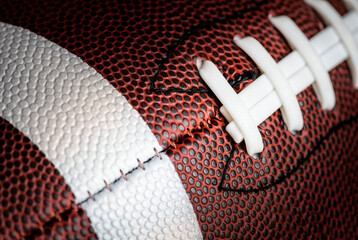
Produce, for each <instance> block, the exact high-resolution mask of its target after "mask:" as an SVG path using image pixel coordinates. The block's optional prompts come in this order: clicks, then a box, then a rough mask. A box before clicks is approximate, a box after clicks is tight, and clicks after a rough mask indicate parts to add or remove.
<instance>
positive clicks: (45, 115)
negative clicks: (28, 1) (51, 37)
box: [0, 23, 161, 202]
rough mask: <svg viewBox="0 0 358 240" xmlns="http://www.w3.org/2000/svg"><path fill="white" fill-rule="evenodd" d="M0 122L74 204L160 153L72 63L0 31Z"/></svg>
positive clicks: (92, 76)
mask: <svg viewBox="0 0 358 240" xmlns="http://www.w3.org/2000/svg"><path fill="white" fill-rule="evenodd" d="M0 115H1V116H2V117H4V118H5V119H6V120H8V121H9V122H11V123H12V124H13V125H15V126H16V127H17V128H18V129H19V130H20V131H22V132H23V133H24V134H25V135H27V136H28V137H29V138H30V139H31V140H32V141H33V142H34V143H35V144H36V145H37V146H38V147H39V148H40V150H41V151H43V152H44V154H45V155H46V156H47V157H48V158H49V159H50V160H51V161H52V162H53V164H54V165H55V167H56V168H57V169H58V170H59V171H60V173H61V174H62V175H63V176H64V177H65V179H66V181H67V183H68V184H69V185H70V187H71V188H72V191H73V192H74V194H75V196H76V199H77V201H78V202H82V201H83V200H84V199H86V198H87V197H88V193H87V191H89V192H90V193H92V194H94V193H96V192H97V191H99V190H100V189H102V188H104V186H105V184H104V180H105V181H106V182H107V183H110V182H113V181H114V180H115V179H117V178H119V177H120V176H121V174H120V170H122V171H123V173H127V172H129V171H131V170H132V169H133V168H135V167H137V166H138V161H137V159H139V160H140V161H142V162H144V161H146V160H148V159H149V158H150V157H152V156H153V155H154V154H155V152H154V150H153V148H156V149H158V150H159V151H160V150H161V147H160V146H159V144H158V142H157V140H156V138H155V136H154V135H153V134H152V132H151V131H150V129H149V127H148V126H147V125H146V123H145V122H144V121H143V119H142V118H141V117H140V116H139V114H138V113H137V112H136V111H135V110H134V109H133V108H132V107H131V105H130V104H129V103H128V102H127V101H126V99H125V98H124V97H123V96H122V95H121V94H120V93H119V92H118V91H116V90H115V89H114V88H113V87H112V86H111V85H110V84H109V83H108V81H107V80H105V79H103V78H102V76H101V75H100V74H98V73H97V72H96V71H95V70H94V69H92V68H91V67H89V66H88V65H87V64H86V63H84V62H83V61H82V60H81V59H80V58H78V57H76V56H75V55H73V54H71V53H69V52H68V51H67V50H65V49H63V48H61V47H59V46H58V45H56V44H54V43H52V42H50V41H48V40H46V39H45V38H43V37H40V36H38V35H36V34H34V33H32V32H30V31H27V30H24V29H22V28H19V27H15V26H12V25H9V24H4V23H0Z"/></svg>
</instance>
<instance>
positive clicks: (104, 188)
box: [76, 146, 171, 206]
mask: <svg viewBox="0 0 358 240" xmlns="http://www.w3.org/2000/svg"><path fill="white" fill-rule="evenodd" d="M169 148H171V147H170V146H169V147H167V148H166V149H163V150H162V151H160V152H158V153H159V154H161V153H164V152H166V151H168V150H169ZM155 157H158V156H157V154H154V155H153V156H152V157H150V158H148V159H147V160H146V161H144V162H142V164H146V163H148V162H150V161H151V160H152V159H153V158H155ZM160 158H161V156H160ZM138 168H139V166H137V167H135V168H132V170H130V171H128V172H127V173H126V174H125V176H128V174H131V173H132V172H134V171H136V170H137V169H138ZM143 171H145V169H143ZM122 178H123V177H122V176H120V177H118V178H116V179H115V180H114V181H113V182H111V183H108V185H109V186H112V185H114V184H115V183H117V182H118V181H119V180H121V179H122ZM125 181H127V180H125ZM106 189H107V188H106V187H103V188H101V189H100V190H98V191H97V192H95V193H93V194H92V193H91V194H92V196H93V197H94V198H95V197H96V195H98V194H100V193H101V192H103V191H104V190H106ZM107 190H108V189H107ZM108 191H109V190H108ZM89 199H91V198H90V197H87V198H86V199H85V200H83V201H82V202H79V203H77V204H76V205H78V206H80V205H82V204H83V203H85V202H87V201H88V200H89Z"/></svg>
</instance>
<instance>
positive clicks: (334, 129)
mask: <svg viewBox="0 0 358 240" xmlns="http://www.w3.org/2000/svg"><path fill="white" fill-rule="evenodd" d="M357 120H358V114H357V115H355V116H353V117H351V118H349V119H347V120H344V121H342V122H340V123H338V124H337V125H335V126H333V127H332V128H331V129H330V130H329V131H328V132H327V134H326V135H325V136H324V137H323V138H321V139H320V140H319V142H318V143H317V144H316V146H315V147H314V148H313V149H312V150H311V151H309V152H308V154H307V156H306V157H305V158H303V159H300V160H298V161H297V164H296V166H294V167H292V168H291V169H290V170H288V171H287V173H286V174H284V175H282V176H278V177H277V178H276V180H274V181H273V182H271V183H270V184H268V185H266V186H263V187H259V188H251V187H249V188H240V189H233V188H230V187H223V184H224V181H225V179H224V178H225V174H226V172H227V170H228V169H229V168H230V167H229V163H230V162H231V161H233V154H234V151H235V150H236V147H235V146H233V148H232V150H231V152H230V156H229V160H228V161H227V163H226V165H225V168H224V172H223V175H222V177H221V182H220V184H219V190H223V191H233V192H238V193H244V194H248V193H258V192H260V191H264V190H268V189H270V188H271V187H274V186H277V185H278V184H281V183H283V182H284V181H285V180H287V179H289V178H290V177H291V176H292V175H293V174H294V173H296V172H297V171H298V170H299V169H300V168H301V167H302V166H303V164H304V163H306V162H308V161H309V160H310V157H311V156H312V155H313V154H314V153H315V152H316V151H317V150H318V149H319V148H320V146H321V145H322V144H323V141H324V140H326V139H328V138H329V137H330V136H331V135H333V134H334V133H335V132H337V131H338V130H340V129H341V128H342V127H344V126H346V125H349V124H351V123H352V122H354V121H357Z"/></svg>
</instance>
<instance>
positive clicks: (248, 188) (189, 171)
mask: <svg viewBox="0 0 358 240" xmlns="http://www.w3.org/2000/svg"><path fill="white" fill-rule="evenodd" d="M329 2H330V3H332V4H333V6H334V7H335V8H336V9H337V10H338V12H339V13H340V14H342V15H343V14H344V13H346V10H345V8H344V6H343V4H342V2H341V1H334V0H331V1H329ZM0 12H1V13H2V14H1V15H0V21H3V22H6V23H11V24H14V25H17V26H21V27H24V28H26V29H29V30H31V31H33V32H34V33H37V34H39V35H41V36H44V37H45V38H47V39H49V40H50V41H53V42H55V43H57V44H59V45H60V46H62V47H63V48H65V49H67V50H68V51H70V52H71V53H73V54H75V55H76V56H78V57H80V58H82V59H83V60H84V61H85V62H86V63H87V64H88V65H89V66H91V67H93V68H95V69H96V70H97V71H98V73H100V74H101V75H102V76H103V78H105V79H107V80H108V81H109V82H110V83H111V84H112V85H113V86H114V88H115V89H117V90H118V91H119V92H120V93H121V94H122V95H123V96H125V98H126V99H127V100H128V101H129V103H130V104H131V105H132V106H133V107H134V108H135V109H136V110H137V111H138V112H139V114H140V115H141V117H142V118H143V119H144V120H145V122H146V123H147V124H148V126H149V128H150V129H151V131H152V132H153V133H154V134H155V136H156V138H157V140H158V141H159V143H160V144H161V146H162V147H163V148H164V150H165V151H166V152H167V154H168V155H169V157H170V158H171V159H172V160H173V161H174V164H175V168H176V171H177V172H178V174H179V177H180V179H181V180H182V183H183V186H184V188H185V189H186V191H187V194H188V196H189V198H190V200H191V203H192V205H193V208H194V211H195V212H196V214H197V219H198V222H199V226H200V228H201V231H202V233H203V236H204V238H206V239H218V238H232V239H235V238H239V239H240V238H242V239H255V238H274V239H276V238H297V239H301V238H348V239H350V238H354V237H355V236H357V230H356V229H357V227H356V226H358V222H357V218H356V217H355V216H356V215H357V207H355V205H356V204H354V203H355V202H357V200H358V196H357V194H356V193H355V192H356V191H355V188H356V187H355V186H356V185H357V183H358V179H357V177H356V172H357V169H358V166H357V164H356V161H355V160H356V159H357V158H358V153H357V151H356V150H355V149H356V144H357V137H356V136H357V134H356V133H355V131H356V129H357V114H358V93H357V91H356V90H354V88H353V84H352V79H351V76H350V72H349V68H348V66H347V64H346V63H345V62H344V63H342V64H340V65H339V66H338V67H337V68H335V69H334V70H332V71H331V72H330V77H331V80H332V83H333V87H334V90H335V94H336V99H337V105H336V107H335V109H334V110H332V111H324V110H323V109H322V108H321V106H320V104H319V102H318V100H317V97H316V96H315V94H314V91H313V89H312V87H309V88H308V89H306V90H305V91H303V92H302V93H300V94H299V95H298V96H297V98H298V100H299V104H300V107H301V110H302V113H303V117H304V128H303V130H302V131H301V132H299V133H296V134H293V133H290V132H289V131H288V130H287V127H286V126H285V125H284V122H283V120H282V116H281V114H280V112H279V111H277V112H276V113H274V114H273V115H272V116H271V117H269V118H268V119H267V120H266V121H265V122H264V123H262V124H261V125H260V126H259V129H260V132H261V134H262V138H263V140H264V144H265V150H264V152H263V153H262V155H261V156H260V157H259V158H258V159H255V158H252V157H250V156H248V154H247V153H246V149H245V147H244V145H243V144H234V142H233V140H232V139H231V137H230V136H229V135H228V134H227V133H226V131H225V126H226V124H227V122H226V121H225V120H224V118H223V116H222V115H220V114H219V113H218V109H219V107H220V106H221V105H220V103H219V101H218V100H217V99H215V96H214V95H213V94H212V93H211V92H210V90H209V89H208V88H207V87H206V85H205V84H204V82H203V81H202V80H201V79H200V77H199V74H198V72H197V69H196V63H195V60H196V58H198V57H200V58H204V59H209V60H211V61H213V62H214V63H215V64H216V65H217V66H218V67H219V70H220V71H221V72H222V73H223V74H224V76H225V78H227V79H228V81H229V82H230V84H231V85H232V86H233V88H234V89H235V90H236V91H237V92H239V91H240V90H242V89H243V88H244V87H245V86H247V85H248V84H250V83H251V82H252V81H254V80H255V79H256V78H257V76H259V75H260V74H261V73H260V72H259V69H258V68H257V67H256V66H255V64H254V63H253V62H252V61H251V60H250V58H249V57H248V56H247V55H246V54H244V53H243V52H242V51H241V50H240V49H239V48H238V47H236V46H235V44H234V43H233V41H232V39H233V37H234V36H235V35H236V34H238V35H240V36H241V37H243V36H252V37H255V38H256V39H258V40H259V41H260V42H261V43H262V44H263V45H264V47H265V48H266V49H267V50H268V51H269V53H270V54H271V56H272V57H273V58H274V59H275V60H276V61H279V60H280V59H282V58H283V57H284V56H286V55H287V54H288V53H290V52H291V49H290V48H289V46H288V44H287V43H286V41H285V39H284V38H283V37H282V35H280V33H279V32H278V31H277V30H275V28H274V27H273V26H272V25H271V24H270V22H269V19H268V17H267V16H268V14H269V13H274V14H276V15H281V14H283V15H287V16H288V17H290V18H292V19H293V20H294V21H295V23H296V24H297V25H298V26H299V27H300V29H301V30H302V31H303V32H304V33H305V35H306V36H307V37H308V38H311V37H312V36H314V35H315V34H317V33H318V32H319V31H321V30H322V29H323V28H324V27H325V26H324V24H323V22H322V21H321V20H320V18H319V16H318V15H317V14H316V13H315V12H314V11H313V10H312V9H311V8H310V7H309V6H308V5H306V4H305V3H304V1H302V0H288V1H283V0H274V1H240V2H231V1H209V0H205V1H182V2H170V1H163V2H160V1H159V2H158V1H147V2H143V3H118V2H117V3H113V2H109V1H108V2H107V1H92V2H84V1H61V3H53V2H52V1H45V2H42V1H31V2H28V3H22V1H6V2H5V3H3V4H1V6H0ZM19 16H21V17H19ZM352 226H355V227H352Z"/></svg>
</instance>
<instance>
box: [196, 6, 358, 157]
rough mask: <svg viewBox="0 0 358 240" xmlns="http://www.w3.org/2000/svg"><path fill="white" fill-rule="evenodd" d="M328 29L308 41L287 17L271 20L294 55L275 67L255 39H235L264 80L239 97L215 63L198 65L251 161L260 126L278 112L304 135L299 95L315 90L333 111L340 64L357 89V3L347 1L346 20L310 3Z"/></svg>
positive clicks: (260, 145)
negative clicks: (335, 77)
mask: <svg viewBox="0 0 358 240" xmlns="http://www.w3.org/2000/svg"><path fill="white" fill-rule="evenodd" d="M306 2H307V3H308V4H309V5H311V6H312V7H313V8H314V9H315V10H316V11H317V12H318V13H319V14H320V15H321V16H322V18H323V20H324V21H325V23H326V24H327V25H330V26H328V27H326V28H325V29H324V30H322V31H321V32H320V33H318V34H317V35H316V36H314V37H312V38H311V39H310V40H308V39H307V38H306V36H305V35H304V34H303V33H302V32H301V30H300V29H299V28H298V26H297V25H296V24H295V23H294V22H293V21H292V20H291V19H289V18H288V17H286V16H277V17H272V16H269V18H270V21H271V23H272V24H273V25H274V26H275V27H276V29H278V30H279V31H280V32H281V33H282V35H283V36H284V37H285V38H286V39H287V41H288V43H289V44H290V46H291V47H292V48H293V51H292V52H291V53H290V54H289V55H287V56H286V57H285V58H283V59H282V60H281V61H280V62H278V63H276V62H275V61H274V60H273V59H272V57H271V56H270V55H269V53H268V52H267V51H266V50H265V49H264V48H263V46H262V45H261V44H260V43H259V42H258V41H257V40H256V39H254V38H252V37H245V38H243V39H240V38H237V37H235V39H234V42H235V44H237V45H238V46H239V47H240V48H241V49H242V50H243V51H245V52H246V53H247V54H248V55H249V56H250V57H251V59H253V61H254V62H255V63H256V64H257V66H258V67H259V68H260V69H261V70H262V72H263V74H262V75H261V76H260V77H259V78H257V79H256V80H255V81H254V82H253V83H252V84H250V85H249V86H248V87H246V88H245V89H244V90H242V91H241V92H240V93H238V94H236V92H235V91H234V89H233V88H232V87H231V86H230V85H229V84H228V82H227V80H226V79H225V78H224V76H223V75H222V73H221V72H220V71H219V69H218V68H217V67H216V66H215V64H214V63H212V62H210V61H208V60H201V61H198V69H199V74H200V75H201V77H202V79H203V80H204V81H205V82H206V83H207V84H208V86H209V87H210V89H211V90H212V91H213V92H214V94H215V95H216V96H217V97H218V99H219V100H220V101H221V103H222V104H223V106H222V107H221V108H220V112H221V113H222V114H223V115H224V117H225V118H226V119H227V121H228V122H229V124H228V125H227V126H226V130H227V132H228V133H229V134H230V135H231V136H232V137H233V139H234V140H235V142H236V143H240V142H241V141H243V140H245V144H246V148H247V152H248V153H249V154H250V155H254V154H256V153H260V152H262V151H263V142H262V139H261V135H260V133H259V129H258V127H257V126H258V125H259V124H261V123H262V122H263V121H264V120H265V119H267V118H268V117H269V116H270V115H272V114H273V113H274V112H275V111H276V110H278V109H280V110H281V113H282V116H283V119H284V121H285V123H286V124H287V127H288V129H289V130H291V131H293V130H301V128H302V126H303V119H302V114H301V110H300V109H299V107H298V101H297V98H296V97H295V95H297V94H298V93H300V92H302V91H303V90H305V89H306V88H307V87H309V86H310V85H313V88H314V90H315V93H316V95H317V98H318V99H319V101H320V103H321V105H322V107H323V108H324V109H326V110H332V109H333V108H334V105H335V95H334V89H333V87H332V83H331V80H330V78H329V75H328V72H329V71H330V70H332V69H333V68H335V67H337V66H338V65H339V64H340V63H341V62H343V61H346V60H347V62H348V64H349V67H350V70H351V74H352V79H353V85H354V87H355V88H358V75H357V74H358V9H357V8H358V3H357V1H356V0H345V2H346V5H347V7H348V8H349V9H350V12H348V13H347V14H346V15H345V16H344V17H343V18H342V17H341V16H340V15H339V14H338V13H337V12H336V10H335V9H334V8H333V7H332V6H331V5H330V4H329V3H328V2H326V1H322V0H306Z"/></svg>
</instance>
